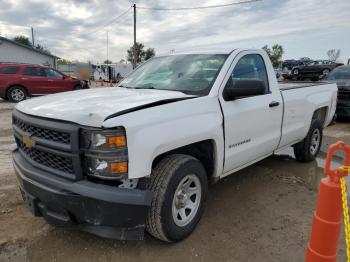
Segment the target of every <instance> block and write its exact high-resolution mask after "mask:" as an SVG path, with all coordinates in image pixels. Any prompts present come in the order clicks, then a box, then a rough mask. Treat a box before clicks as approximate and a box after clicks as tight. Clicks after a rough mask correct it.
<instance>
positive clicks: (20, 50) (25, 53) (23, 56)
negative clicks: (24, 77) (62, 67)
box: [0, 36, 59, 68]
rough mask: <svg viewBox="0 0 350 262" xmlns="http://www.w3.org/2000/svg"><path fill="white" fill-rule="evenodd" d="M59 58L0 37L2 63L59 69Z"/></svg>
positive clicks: (0, 58)
mask: <svg viewBox="0 0 350 262" xmlns="http://www.w3.org/2000/svg"><path fill="white" fill-rule="evenodd" d="M57 59H59V57H57V56H54V55H51V54H47V53H45V52H42V51H39V50H37V49H35V48H32V47H30V46H26V45H22V44H19V43H17V42H15V41H12V40H10V39H7V38H5V37H2V36H0V62H11V63H28V64H37V65H45V66H50V67H53V68H56V67H57Z"/></svg>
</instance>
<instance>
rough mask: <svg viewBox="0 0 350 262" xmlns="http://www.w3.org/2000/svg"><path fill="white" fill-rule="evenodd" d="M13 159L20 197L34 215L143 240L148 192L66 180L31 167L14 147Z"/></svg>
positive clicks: (110, 235)
mask: <svg viewBox="0 0 350 262" xmlns="http://www.w3.org/2000/svg"><path fill="white" fill-rule="evenodd" d="M13 161H14V168H15V171H16V175H17V178H18V181H19V184H20V189H21V193H22V196H23V199H24V201H25V202H26V203H27V206H28V207H29V209H30V210H31V211H32V213H33V214H34V215H35V216H43V217H44V218H45V219H46V220H47V221H48V222H49V223H50V224H53V225H55V226H67V227H71V228H78V229H81V230H84V231H87V232H90V233H93V234H95V235H98V236H101V237H108V238H113V239H119V240H142V239H143V236H144V231H145V221H146V216H147V212H148V209H149V206H150V204H151V198H152V193H151V192H150V191H147V190H138V189H125V188H117V187H112V186H108V185H101V184H96V183H92V182H89V181H86V180H82V181H76V182H72V181H68V180H66V179H63V178H59V177H57V176H55V175H53V174H49V173H47V172H44V171H42V170H40V169H38V168H35V167H33V166H32V165H31V164H29V163H28V162H27V161H26V160H25V159H24V158H23V157H22V156H21V155H20V153H19V152H18V150H15V151H13Z"/></svg>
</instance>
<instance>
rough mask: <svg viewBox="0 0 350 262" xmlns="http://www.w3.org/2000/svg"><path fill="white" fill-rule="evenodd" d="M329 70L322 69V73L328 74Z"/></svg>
mask: <svg viewBox="0 0 350 262" xmlns="http://www.w3.org/2000/svg"><path fill="white" fill-rule="evenodd" d="M330 72H331V70H330V69H328V68H326V69H323V70H322V75H328V74H329V73H330Z"/></svg>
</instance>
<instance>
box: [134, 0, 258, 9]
mask: <svg viewBox="0 0 350 262" xmlns="http://www.w3.org/2000/svg"><path fill="white" fill-rule="evenodd" d="M260 1H262V0H247V1H242V2H234V3H228V4H221V5H208V6H197V7H179V8H163V7H148V6H137V8H138V9H147V10H156V11H183V10H198V9H211V8H220V7H228V6H234V5H241V4H249V3H255V2H260Z"/></svg>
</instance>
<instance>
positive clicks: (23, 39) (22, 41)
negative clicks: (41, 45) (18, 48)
mask: <svg viewBox="0 0 350 262" xmlns="http://www.w3.org/2000/svg"><path fill="white" fill-rule="evenodd" d="M12 40H13V41H15V42H17V43H19V44H22V45H27V46H32V42H31V41H30V40H29V38H28V37H26V36H24V35H18V36H15V37H14V38H13V39H12Z"/></svg>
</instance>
